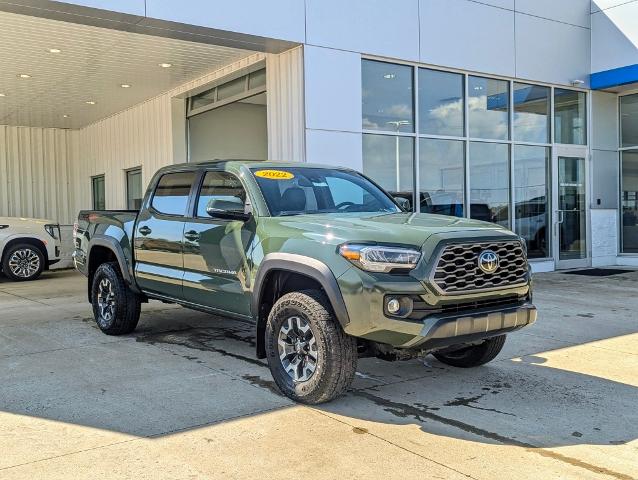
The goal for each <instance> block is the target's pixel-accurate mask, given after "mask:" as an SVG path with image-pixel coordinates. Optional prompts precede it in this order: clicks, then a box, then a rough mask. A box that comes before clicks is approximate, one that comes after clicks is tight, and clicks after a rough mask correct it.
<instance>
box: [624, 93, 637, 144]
mask: <svg viewBox="0 0 638 480" xmlns="http://www.w3.org/2000/svg"><path fill="white" fill-rule="evenodd" d="M620 129H621V141H622V146H623V147H635V146H638V94H635V95H627V96H624V97H620Z"/></svg>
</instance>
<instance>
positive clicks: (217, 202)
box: [206, 197, 252, 222]
mask: <svg viewBox="0 0 638 480" xmlns="http://www.w3.org/2000/svg"><path fill="white" fill-rule="evenodd" d="M206 213H208V215H209V216H210V217H212V218H221V219H224V220H239V221H241V222H246V221H248V220H249V219H250V217H251V216H252V215H251V214H250V213H246V212H245V210H244V202H242V201H241V200H240V199H239V198H235V197H229V199H228V200H221V199H217V198H214V199H212V200H211V201H210V202H208V205H206Z"/></svg>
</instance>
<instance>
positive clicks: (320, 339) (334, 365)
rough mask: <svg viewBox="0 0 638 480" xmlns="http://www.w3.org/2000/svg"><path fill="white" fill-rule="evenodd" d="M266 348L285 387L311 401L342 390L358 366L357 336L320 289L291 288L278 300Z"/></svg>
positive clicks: (296, 396)
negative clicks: (347, 330)
mask: <svg viewBox="0 0 638 480" xmlns="http://www.w3.org/2000/svg"><path fill="white" fill-rule="evenodd" d="M266 353H267V357H268V365H269V367H270V371H271V373H272V376H273V378H274V380H275V383H276V384H277V386H278V387H279V389H280V390H281V391H282V393H284V394H285V395H286V396H287V397H289V398H291V399H293V400H295V401H297V402H301V403H307V404H318V403H323V402H327V401H330V400H332V399H334V398H336V397H338V396H339V395H341V394H342V393H344V392H345V391H346V390H347V389H348V387H349V386H350V384H351V383H352V379H353V378H354V373H355V370H356V368H357V348H356V340H355V339H354V338H353V337H350V336H349V335H347V334H346V333H345V332H344V331H343V329H342V328H341V325H339V323H338V321H337V320H336V319H335V318H334V315H333V314H332V312H331V308H330V304H329V302H328V299H327V298H326V297H325V295H323V293H322V292H320V291H316V290H307V291H302V292H293V293H288V294H286V295H284V296H282V297H281V298H280V299H279V300H278V301H277V302H276V303H275V305H274V306H273V308H272V310H271V312H270V315H269V316H268V323H267V325H266Z"/></svg>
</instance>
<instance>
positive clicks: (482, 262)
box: [478, 250, 499, 273]
mask: <svg viewBox="0 0 638 480" xmlns="http://www.w3.org/2000/svg"><path fill="white" fill-rule="evenodd" d="M498 261H499V259H498V255H497V254H496V253H495V252H493V251H492V250H483V251H482V252H481V254H480V255H479V256H478V267H479V268H480V269H481V270H483V271H484V272H485V273H494V272H495V271H496V270H497V269H498Z"/></svg>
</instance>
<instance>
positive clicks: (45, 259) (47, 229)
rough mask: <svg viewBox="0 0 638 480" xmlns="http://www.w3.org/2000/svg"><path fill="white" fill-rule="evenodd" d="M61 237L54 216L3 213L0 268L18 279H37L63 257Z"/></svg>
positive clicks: (0, 237) (18, 280) (12, 278)
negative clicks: (30, 216)
mask: <svg viewBox="0 0 638 480" xmlns="http://www.w3.org/2000/svg"><path fill="white" fill-rule="evenodd" d="M60 239H61V234H60V225H58V224H57V223H55V222H53V221H51V220H45V219H38V218H17V217H0V270H2V273H4V275H5V276H6V277H7V278H9V279H10V280H13V281H15V282H24V281H29V280H35V279H37V278H38V277H39V276H40V275H41V274H42V272H43V271H44V270H47V269H48V268H49V267H50V266H51V265H53V264H55V263H57V262H59V261H60Z"/></svg>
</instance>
